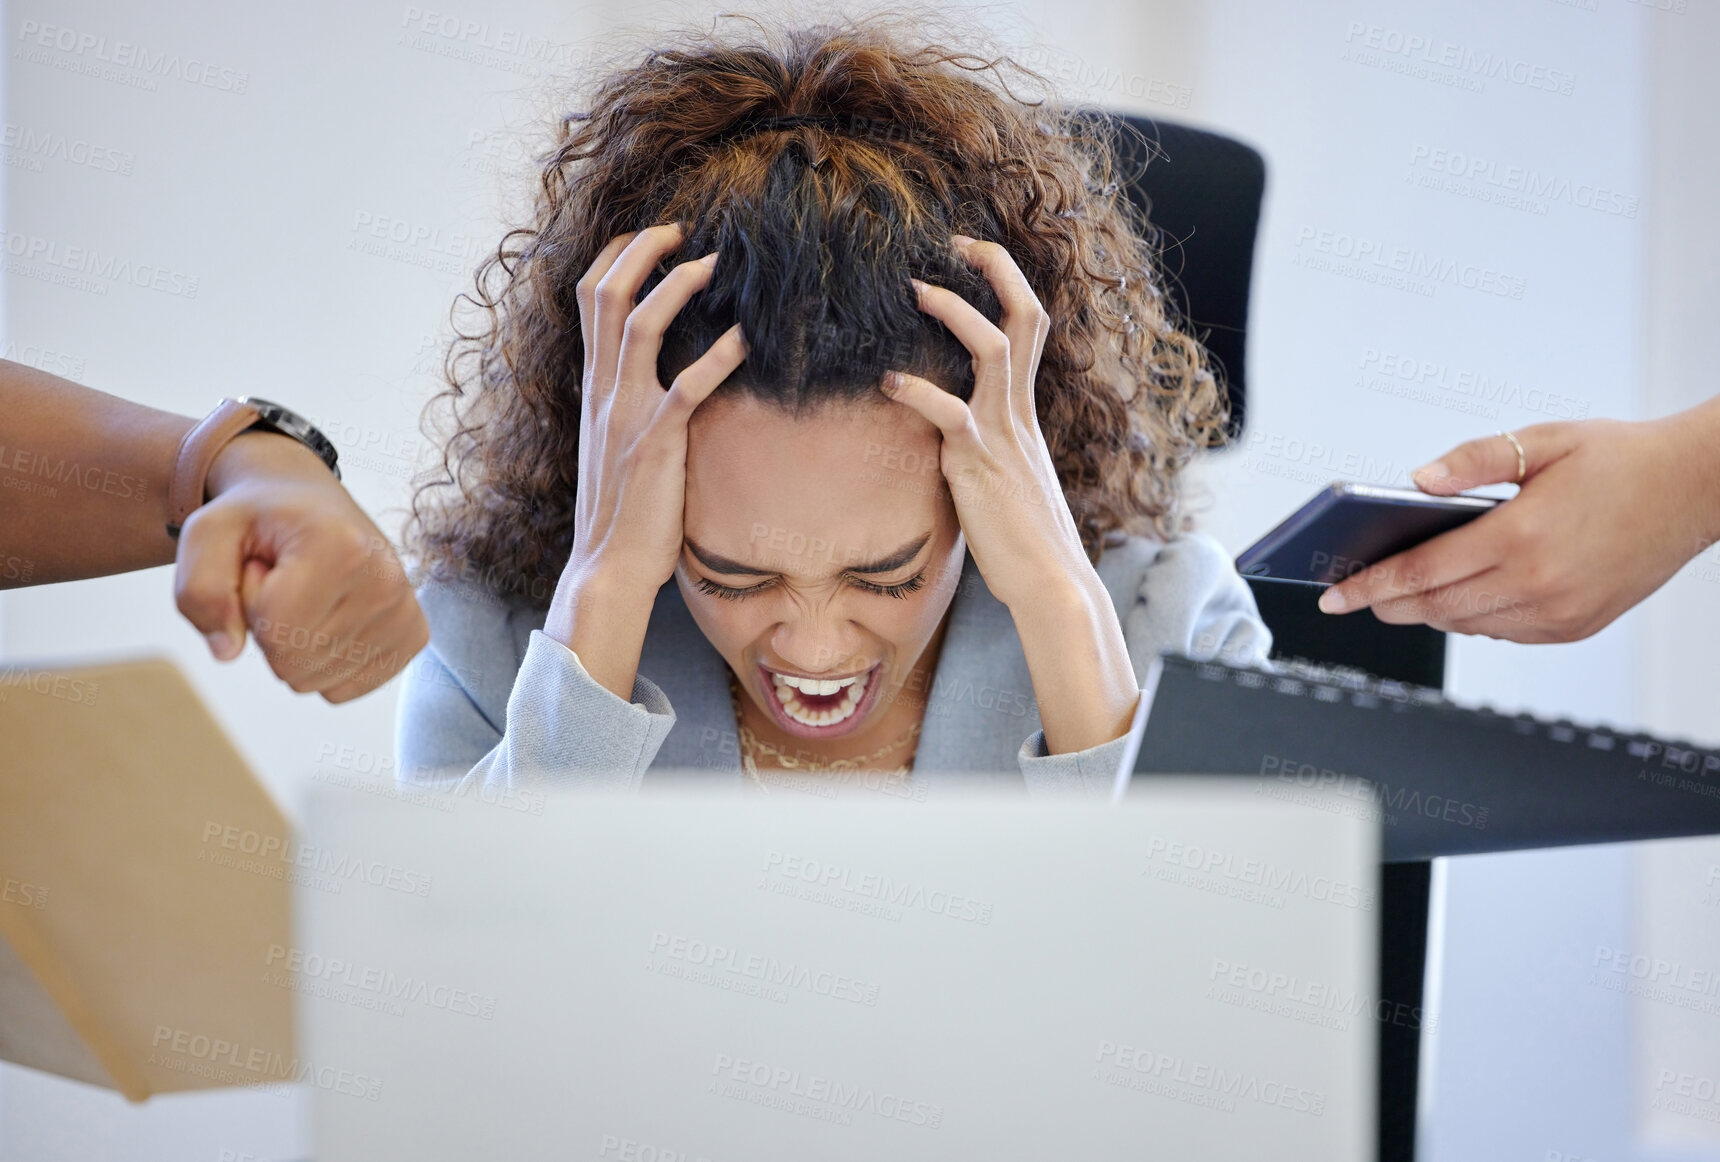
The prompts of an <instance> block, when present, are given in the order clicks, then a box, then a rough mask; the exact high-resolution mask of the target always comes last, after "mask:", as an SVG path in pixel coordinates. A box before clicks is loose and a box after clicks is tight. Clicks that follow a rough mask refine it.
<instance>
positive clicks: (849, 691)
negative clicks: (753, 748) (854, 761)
mask: <svg viewBox="0 0 1720 1162" xmlns="http://www.w3.org/2000/svg"><path fill="white" fill-rule="evenodd" d="M765 673H767V674H769V675H770V683H771V690H772V691H773V692H774V693H775V694H776V701H777V705H778V706H780V707H782V712H783V713H784V714H786V715H788V717H790V718H792V719H793V720H794V721H796V722H798V723H800V724H801V725H802V726H813V727H818V726H834V725H836V724H837V723H839V722H843V721H846V720H847V719H848V718H850V717H851V716H852V715H853V714H854V711H855V709H856V708H858V707H859V705H860V703H861V701H862V700H864V699H865V697H866V683H867V682H868V680H870V678H871V676H872V672H871V671H870V670H868V671H867V672H866V673H864V674H859V675H856V676H855V677H852V678H796V677H794V676H793V675H791V674H779V673H777V672H776V671H774V670H768V669H767V670H766V671H765Z"/></svg>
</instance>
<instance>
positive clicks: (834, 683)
mask: <svg viewBox="0 0 1720 1162" xmlns="http://www.w3.org/2000/svg"><path fill="white" fill-rule="evenodd" d="M770 680H771V681H772V682H774V683H775V684H776V685H778V686H788V687H789V688H791V689H794V690H799V691H801V692H802V693H805V694H825V695H829V694H834V693H836V692H837V691H838V690H840V689H842V688H843V687H845V686H852V685H853V684H854V683H855V682H858V681H860V679H859V678H797V677H795V676H794V675H793V674H778V673H776V672H775V671H772V672H771V675H770Z"/></svg>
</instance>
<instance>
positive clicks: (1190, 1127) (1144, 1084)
mask: <svg viewBox="0 0 1720 1162" xmlns="http://www.w3.org/2000/svg"><path fill="white" fill-rule="evenodd" d="M925 778H926V781H925V782H924V783H921V784H917V785H916V790H915V793H913V794H904V793H901V789H900V788H898V787H892V786H890V785H888V784H877V785H876V786H875V787H874V789H873V790H872V791H870V792H868V791H866V790H865V788H863V787H860V786H858V785H853V786H850V787H849V788H848V789H847V791H846V792H845V793H844V794H842V795H840V796H830V795H825V794H821V793H806V792H807V790H808V788H806V787H803V786H801V785H800V784H793V783H779V784H778V785H776V786H774V787H768V786H767V787H762V788H749V787H748V785H746V784H742V783H741V782H740V781H739V780H738V779H736V780H734V781H733V785H729V780H722V781H721V783H722V785H720V786H719V785H718V780H714V779H713V778H712V776H711V774H710V772H708V771H707V772H701V773H698V774H697V775H696V776H695V775H694V774H691V773H689V774H687V775H685V776H683V777H681V778H676V779H667V778H662V777H660V776H659V774H658V773H657V772H653V773H652V774H651V775H650V776H649V777H648V778H647V780H646V784H645V786H646V789H647V790H648V791H649V792H650V793H641V794H639V795H636V796H631V797H625V798H610V797H603V796H596V795H592V794H590V793H584V794H565V793H545V794H541V795H539V794H533V795H510V796H502V795H465V796H462V795H453V796H445V797H438V798H437V799H436V800H435V801H434V802H430V801H428V800H426V799H422V798H411V797H392V796H385V795H378V794H374V793H371V794H366V793H362V792H357V791H353V790H351V789H346V788H342V787H339V786H335V785H327V784H324V785H319V786H316V787H314V788H313V789H312V791H311V794H310V796H309V799H308V803H307V814H306V818H305V826H304V830H303V833H302V835H301V842H302V843H303V844H304V845H305V846H306V848H307V849H308V850H310V851H312V852H314V853H316V855H317V859H318V860H324V857H325V856H326V861H324V862H328V864H329V866H331V867H334V866H339V867H349V866H351V867H360V868H362V869H363V874H360V875H343V876H340V877H338V878H332V877H331V878H329V882H327V883H323V884H318V883H317V882H316V881H315V880H314V879H312V878H309V877H307V878H304V879H301V880H300V882H299V883H298V884H297V885H296V888H295V892H296V896H295V905H296V906H295V923H296V930H295V933H294V936H293V941H292V945H291V946H290V947H288V948H286V949H283V950H281V955H280V956H279V957H278V958H277V959H278V960H279V962H280V963H279V964H278V965H277V966H276V967H278V968H279V969H280V970H281V971H285V972H290V973H293V974H296V978H297V986H296V993H297V996H298V998H299V1002H300V1004H299V1049H300V1054H301V1064H303V1065H304V1066H305V1069H304V1070H303V1071H302V1072H301V1076H303V1077H306V1078H308V1079H309V1080H310V1081H311V1084H312V1104H313V1109H314V1122H313V1140H314V1150H313V1157H315V1158H316V1159H318V1162H372V1160H374V1159H378V1158H400V1159H412V1160H414V1162H434V1160H441V1159H447V1160H450V1162H453V1160H458V1162H469V1160H470V1159H474V1158H507V1159H510V1160H522V1162H523V1160H527V1159H539V1158H542V1159H550V1158H553V1159H558V1160H563V1159H595V1160H604V1159H617V1160H623V1162H695V1160H699V1159H703V1160H706V1162H732V1160H737V1159H747V1160H755V1162H770V1160H782V1162H805V1160H808V1159H869V1160H872V1159H890V1160H904V1162H906V1160H914V1159H940V1160H941V1159H951V1158H971V1159H987V1160H991V1159H1034V1160H1042V1159H1047V1158H1095V1157H1143V1156H1150V1157H1164V1158H1203V1159H1225V1158H1237V1159H1249V1160H1253V1159H1258V1158H1263V1157H1276V1158H1310V1159H1315V1158H1317V1159H1321V1160H1322V1162H1324V1160H1335V1162H1342V1160H1347V1159H1355V1160H1360V1159H1363V1158H1371V1157H1372V1152H1373V1148H1374V1118H1375V1112H1374V1103H1375V1040H1376V1038H1375V1030H1374V1028H1373V1014H1374V1012H1375V1004H1374V1000H1375V998H1374V997H1373V996H1372V992H1373V990H1374V988H1375V981H1376V963H1377V948H1376V944H1377V929H1378V927H1379V917H1378V906H1379V905H1378V897H1377V879H1378V867H1377V864H1378V859H1379V835H1378V823H1377V821H1373V820H1369V819H1366V818H1358V817H1357V813H1356V812H1351V811H1345V810H1343V809H1342V808H1343V806H1344V804H1343V803H1342V802H1340V801H1338V800H1337V799H1335V798H1333V797H1332V795H1331V793H1330V792H1327V791H1324V790H1320V789H1312V790H1310V791H1308V793H1307V794H1306V795H1303V796H1298V797H1296V798H1295V800H1294V801H1291V800H1290V799H1288V798H1287V797H1284V796H1274V795H1269V794H1263V793H1261V788H1262V787H1264V786H1265V782H1264V781H1263V780H1260V779H1238V778H1234V777H1229V778H1179V777H1156V778H1154V779H1152V780H1149V781H1142V780H1136V781H1135V786H1133V787H1132V788H1130V792H1129V794H1128V795H1127V796H1126V797H1125V798H1124V799H1123V800H1122V801H1121V802H1117V803H1081V802H1044V801H1034V800H1030V799H1028V797H1027V796H1025V795H1024V794H1021V793H1019V791H1018V792H1016V793H1014V794H1003V793H997V792H989V793H988V792H986V791H984V790H982V789H981V781H980V780H972V779H969V780H941V779H940V778H939V777H938V776H926V777H925ZM803 782H804V781H803ZM763 792H767V793H763Z"/></svg>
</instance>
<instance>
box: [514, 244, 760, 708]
mask: <svg viewBox="0 0 1720 1162" xmlns="http://www.w3.org/2000/svg"><path fill="white" fill-rule="evenodd" d="M683 237H684V232H683V230H682V228H681V227H680V226H679V225H678V224H668V225H662V226H652V227H650V228H648V229H645V230H640V231H636V232H634V233H631V234H623V235H621V236H619V237H617V238H615V239H613V240H611V241H610V243H609V244H608V245H607V246H605V247H604V248H603V250H602V251H601V252H600V253H599V254H598V256H597V258H596V260H595V261H594V262H593V263H592V264H591V266H590V268H589V269H588V270H587V271H586V272H585V275H584V276H583V277H582V278H581V279H580V280H579V284H578V287H577V295H578V300H579V323H580V329H581V332H582V335H583V337H584V340H585V342H584V347H585V367H584V374H583V379H582V390H581V399H580V421H579V477H578V487H577V495H576V502H575V508H574V531H573V552H572V555H571V556H570V557H569V558H568V562H567V568H566V569H565V570H564V571H563V573H562V576H561V581H560V584H559V585H558V586H557V589H556V595H555V597H554V599H553V600H552V602H551V606H550V612H549V616H548V618H547V620H546V622H545V626H544V632H545V633H547V634H549V635H550V636H551V637H554V638H556V639H557V640H559V641H561V642H562V643H563V644H564V645H567V646H568V647H569V648H570V649H572V650H574V652H575V653H577V654H579V655H580V660H581V661H582V662H583V663H584V664H585V666H586V668H587V670H588V671H589V672H590V673H591V674H592V676H593V677H595V678H597V680H598V681H599V682H601V683H602V684H603V685H604V686H605V687H607V688H608V689H610V690H612V691H614V692H616V693H617V694H620V695H621V696H622V697H629V696H630V694H631V690H632V686H633V676H634V672H635V671H636V669H637V666H638V654H639V648H640V646H641V645H642V643H643V640H644V625H645V621H646V620H647V619H648V618H649V615H650V610H651V603H652V601H653V599H654V598H655V596H656V593H657V590H658V588H659V587H660V586H661V585H662V584H663V583H664V582H665V581H667V580H668V579H669V577H670V576H671V575H672V574H673V573H674V570H675V562H676V559H677V558H678V556H679V555H680V551H681V525H682V513H683V508H684V504H685V493H686V470H687V420H688V418H689V417H691V416H692V414H693V410H694V409H695V408H697V407H698V406H699V404H700V403H702V402H703V401H704V400H705V398H706V397H707V396H709V395H710V394H711V392H712V391H714V390H715V389H716V387H717V386H718V385H719V384H720V383H722V382H723V380H725V379H727V378H728V377H729V375H730V374H731V373H732V372H733V371H734V370H735V369H736V368H737V367H739V366H740V364H741V362H742V361H743V360H744V359H745V358H746V346H745V343H744V342H743V340H742V337H741V333H740V328H739V326H735V327H731V328H729V330H727V331H725V332H724V333H723V334H722V335H721V336H719V337H718V338H717V340H716V341H715V342H714V343H712V344H711V346H710V348H709V349H707V350H706V351H705V353H704V354H703V355H701V356H700V357H699V358H698V359H697V360H695V361H694V362H693V363H692V364H691V365H689V366H688V367H687V368H686V370H684V371H682V372H681V373H680V374H679V375H677V376H676V377H675V381H674V383H672V384H670V385H669V387H668V388H666V389H665V388H664V387H663V385H662V384H661V383H660V382H659V381H658V376H657V358H658V355H659V353H660V352H661V350H662V346H663V332H664V330H665V329H666V328H667V327H668V325H669V323H670V321H671V320H672V319H674V317H675V316H676V314H677V313H679V311H680V310H681V308H682V307H684V306H686V304H687V302H688V300H690V299H691V298H692V297H693V295H694V294H695V293H697V292H698V291H700V290H702V289H703V288H704V287H705V286H706V285H707V284H708V283H709V282H710V279H711V272H712V271H713V270H714V269H715V267H716V262H717V255H715V254H707V255H705V256H703V257H701V258H696V259H693V260H692V261H689V262H682V263H680V264H679V265H677V266H676V267H675V268H674V269H673V270H672V271H670V272H669V274H668V275H666V276H665V277H664V278H663V280H662V282H660V283H658V285H657V286H656V288H655V289H653V290H652V291H651V293H650V294H648V295H646V296H645V298H644V300H643V301H637V302H636V300H637V299H638V295H639V289H640V287H641V286H642V285H643V284H644V282H645V279H646V277H647V276H648V275H649V274H650V273H651V271H652V270H653V269H654V268H655V267H656V265H657V264H658V263H659V262H660V261H661V260H662V259H663V257H664V256H665V255H667V254H670V253H672V252H673V251H675V250H677V249H679V247H680V246H681V243H682V239H683ZM599 606H601V607H603V609H604V610H605V611H606V612H605V613H604V614H600V615H598V616H584V615H583V613H582V610H583V611H585V612H590V611H591V610H593V609H595V608H597V607H599Z"/></svg>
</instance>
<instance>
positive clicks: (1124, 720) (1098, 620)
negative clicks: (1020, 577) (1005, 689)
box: [1011, 570, 1140, 754]
mask: <svg viewBox="0 0 1720 1162" xmlns="http://www.w3.org/2000/svg"><path fill="white" fill-rule="evenodd" d="M1011 615H1012V616H1013V617H1014V619H1015V627H1016V632H1017V634H1019V635H1020V637H1021V648H1022V652H1023V653H1024V654H1025V655H1026V658H1027V669H1028V673H1029V674H1030V675H1031V677H1032V679H1033V694H1034V700H1035V701H1036V702H1037V703H1038V705H1039V720H1040V722H1041V723H1042V724H1043V725H1044V728H1045V746H1046V750H1047V752H1048V753H1050V754H1067V753H1071V752H1075V751H1083V750H1087V749H1088V748H1090V747H1094V746H1098V745H1100V744H1102V743H1107V742H1110V741H1112V740H1113V739H1116V738H1118V737H1120V736H1122V735H1123V734H1124V733H1126V732H1127V731H1128V729H1129V724H1130V722H1131V721H1132V720H1133V718H1134V713H1135V706H1136V704H1137V703H1138V702H1139V700H1140V687H1139V686H1138V685H1137V684H1136V682H1135V671H1134V667H1133V666H1132V665H1131V664H1130V662H1129V650H1128V645H1127V643H1126V642H1125V641H1124V639H1123V627H1122V625H1121V624H1120V623H1119V622H1118V620H1117V612H1116V609H1115V607H1114V606H1113V605H1112V604H1111V599H1110V597H1109V596H1108V595H1107V594H1106V592H1105V587H1104V585H1103V584H1101V583H1100V581H1099V578H1098V576H1097V574H1094V573H1092V572H1091V570H1089V571H1088V574H1087V575H1086V576H1083V577H1079V578H1071V579H1067V580H1065V581H1064V582H1063V583H1062V584H1060V585H1059V586H1056V587H1054V588H1052V589H1048V590H1047V591H1046V592H1044V593H1042V594H1041V596H1040V597H1039V598H1038V599H1036V600H1034V601H1032V602H1030V603H1024V604H1023V605H1022V607H1021V608H1020V609H1012V610H1011Z"/></svg>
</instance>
